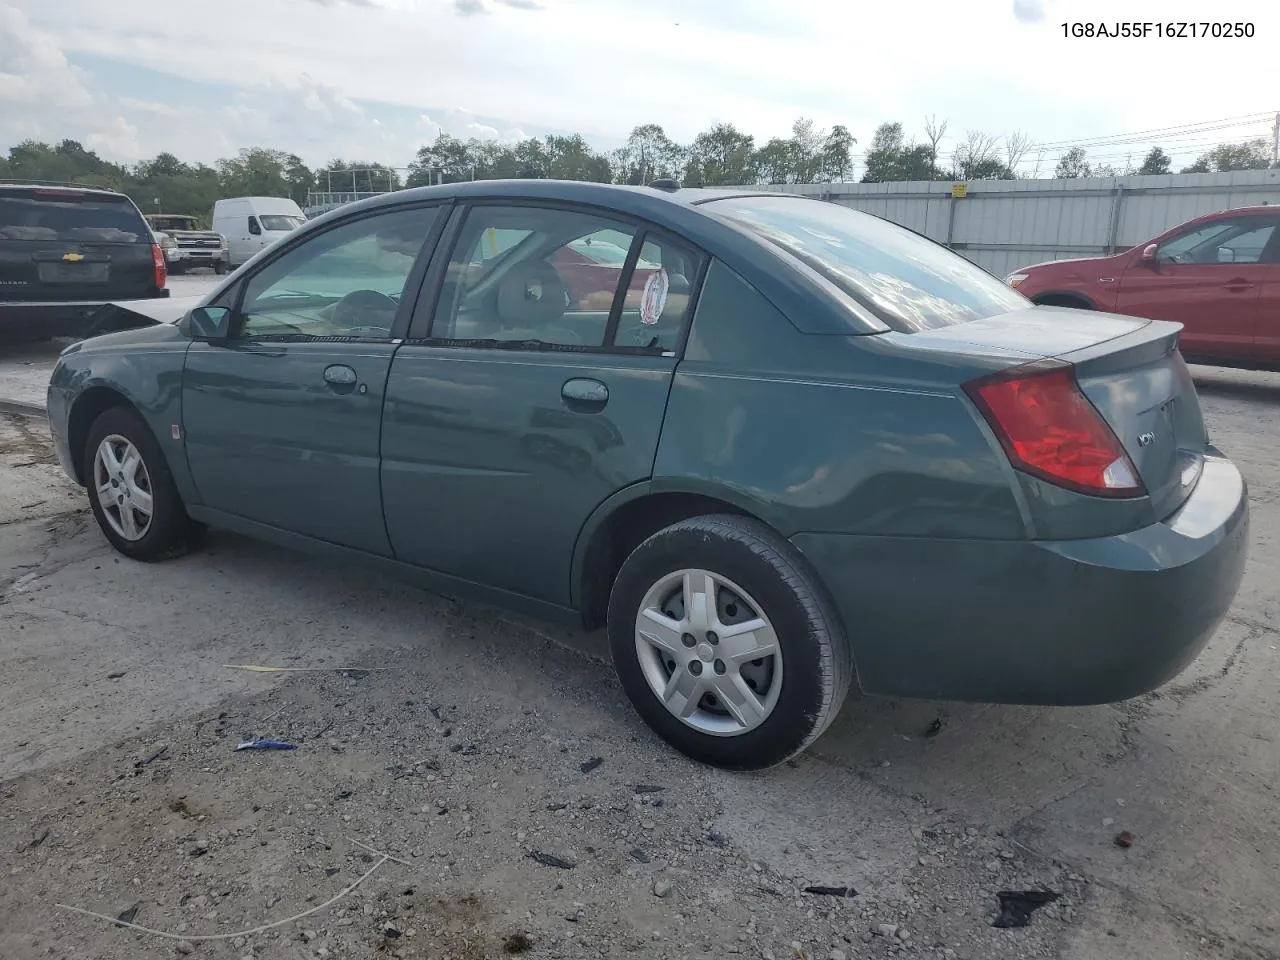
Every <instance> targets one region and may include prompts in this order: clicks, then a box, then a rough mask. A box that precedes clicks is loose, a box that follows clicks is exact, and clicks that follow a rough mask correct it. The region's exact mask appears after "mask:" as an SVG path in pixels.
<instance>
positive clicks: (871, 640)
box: [792, 454, 1249, 705]
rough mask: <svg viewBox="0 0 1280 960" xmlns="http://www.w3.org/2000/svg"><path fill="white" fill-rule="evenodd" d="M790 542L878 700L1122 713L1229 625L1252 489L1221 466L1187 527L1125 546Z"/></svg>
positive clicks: (1191, 510) (1210, 474) (1211, 467)
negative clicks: (814, 574) (1103, 707)
mask: <svg viewBox="0 0 1280 960" xmlns="http://www.w3.org/2000/svg"><path fill="white" fill-rule="evenodd" d="M792 539H793V542H794V543H795V544H796V546H797V547H799V549H800V550H801V551H802V552H803V553H804V554H805V556H806V557H807V558H808V559H809V560H810V562H811V563H812V564H813V565H814V566H815V567H816V568H817V571H818V573H819V574H820V575H821V577H822V578H823V580H824V582H825V583H826V585H827V587H828V589H829V591H830V592H831V594H832V596H833V597H834V598H835V601H836V604H837V607H838V608H839V610H840V613H841V615H842V617H843V620H844V625H845V629H846V632H847V634H848V637H849V641H850V645H851V649H852V651H853V656H854V661H855V664H856V666H857V671H858V678H859V682H860V684H861V686H862V688H863V690H864V691H866V692H867V693H873V694H885V695H891V696H905V697H927V698H933V699H940V700H972V701H981V702H988V703H1025V704H1047V705H1083V704H1097V703H1113V702H1116V701H1119V700H1125V699H1127V698H1129V697H1133V696H1137V695H1139V694H1142V693H1146V692H1147V691H1149V690H1153V689H1155V688H1156V687H1158V686H1160V685H1161V684H1163V683H1165V682H1167V681H1169V680H1170V679H1172V678H1173V677H1175V676H1177V675H1178V674H1179V673H1180V672H1181V671H1182V670H1183V669H1184V668H1186V666H1187V665H1188V664H1190V663H1191V661H1192V660H1194V659H1195V658H1196V656H1197V655H1198V654H1199V653H1200V651H1201V650H1202V649H1204V646H1205V644H1207V643H1208V642H1209V639H1210V638H1211V637H1212V636H1213V634H1214V631H1215V630H1217V628H1218V625H1219V624H1220V623H1221V622H1222V620H1223V618H1224V617H1225V616H1226V615H1227V611H1228V609H1229V608H1230V606H1231V603H1232V600H1233V599H1234V598H1235V594H1236V590H1237V589H1238V588H1239V586H1240V580H1241V578H1242V576H1243V575H1244V566H1245V559H1246V557H1247V554H1248V540H1249V506H1248V491H1247V488H1246V485H1245V482H1244V479H1243V477H1241V475H1240V472H1239V471H1238V470H1237V469H1236V467H1235V465H1234V464H1232V463H1231V462H1230V461H1229V460H1226V459H1224V458H1222V457H1221V456H1220V455H1216V454H1215V455H1214V456H1211V457H1209V458H1208V459H1207V460H1206V462H1205V468H1204V472H1203V474H1202V475H1201V478H1200V481H1199V483H1198V484H1197V486H1196V489H1195V491H1194V492H1193V493H1192V495H1191V497H1190V498H1189V499H1188V500H1187V502H1186V503H1185V504H1183V506H1182V507H1181V509H1179V510H1178V512H1177V513H1175V514H1173V515H1172V516H1171V517H1169V518H1167V519H1166V520H1164V521H1162V522H1160V523H1156V524H1153V525H1151V526H1149V527H1146V528H1144V529H1141V530H1136V531H1134V532H1132V533H1127V534H1123V535H1121V536H1114V537H1101V538H1097V539H1088V540H1060V541H994V540H987V541H974V540H930V539H907V538H894V537H856V536H841V535H833V534H799V535H797V536H795V537H793V538H792Z"/></svg>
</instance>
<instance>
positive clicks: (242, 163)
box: [218, 147, 306, 199]
mask: <svg viewBox="0 0 1280 960" xmlns="http://www.w3.org/2000/svg"><path fill="white" fill-rule="evenodd" d="M289 158H290V154H287V153H285V152H284V151H282V150H268V149H265V148H262V147H249V148H246V149H243V150H241V151H240V153H239V154H238V155H237V156H236V157H235V158H233V159H229V160H219V161H218V181H219V183H220V184H221V187H222V190H223V191H224V195H225V196H229V197H237V196H240V197H264V196H265V197H287V196H290V193H289V186H290V184H289V181H288V179H287V178H286V176H285V167H286V164H287V163H288V161H289ZM303 199H306V198H305V197H304V198H303Z"/></svg>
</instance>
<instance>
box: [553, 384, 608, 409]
mask: <svg viewBox="0 0 1280 960" xmlns="http://www.w3.org/2000/svg"><path fill="white" fill-rule="evenodd" d="M560 396H561V397H562V398H564V402H565V406H567V407H568V408H569V409H570V410H577V411H578V412H580V413H596V412H597V411H600V410H603V409H604V407H605V404H607V403H608V402H609V388H608V387H606V386H605V385H604V384H603V383H601V382H600V381H599V380H592V379H590V378H587V377H575V378H574V379H572V380H566V381H565V382H564V386H562V387H561V388H560Z"/></svg>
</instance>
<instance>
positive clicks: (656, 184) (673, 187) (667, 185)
mask: <svg viewBox="0 0 1280 960" xmlns="http://www.w3.org/2000/svg"><path fill="white" fill-rule="evenodd" d="M649 186H650V188H652V189H654V190H664V191H666V192H667V193H675V192H676V191H677V190H679V189H680V184H679V183H677V182H676V181H675V180H673V179H671V178H670V177H662V178H661V179H658V180H650V181H649Z"/></svg>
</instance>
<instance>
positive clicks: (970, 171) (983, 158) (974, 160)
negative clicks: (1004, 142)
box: [954, 130, 1014, 180]
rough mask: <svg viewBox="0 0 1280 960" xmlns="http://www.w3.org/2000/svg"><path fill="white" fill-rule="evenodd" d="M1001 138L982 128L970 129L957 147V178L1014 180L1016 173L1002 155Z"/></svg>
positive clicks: (955, 174)
mask: <svg viewBox="0 0 1280 960" xmlns="http://www.w3.org/2000/svg"><path fill="white" fill-rule="evenodd" d="M1000 154H1001V150H1000V140H999V138H997V137H995V136H993V135H992V134H989V133H984V132H983V131H981V130H970V131H968V132H967V133H966V134H965V140H964V143H962V144H961V145H960V146H959V147H958V148H957V149H956V157H955V161H956V163H955V171H954V176H955V178H956V179H957V180H1012V179H1014V173H1013V171H1012V170H1011V169H1010V168H1009V165H1008V164H1006V163H1005V162H1004V159H1003V158H1002V157H1001V155H1000Z"/></svg>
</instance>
